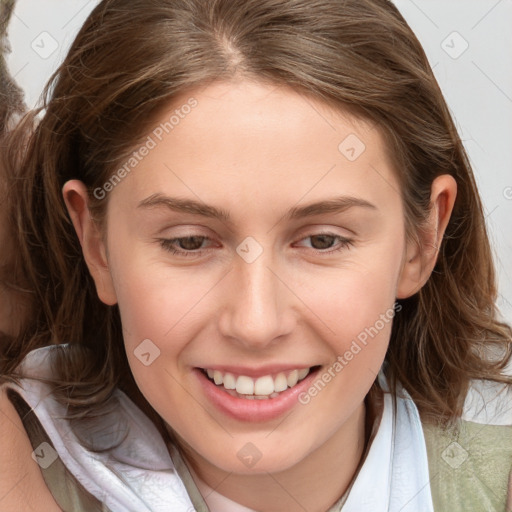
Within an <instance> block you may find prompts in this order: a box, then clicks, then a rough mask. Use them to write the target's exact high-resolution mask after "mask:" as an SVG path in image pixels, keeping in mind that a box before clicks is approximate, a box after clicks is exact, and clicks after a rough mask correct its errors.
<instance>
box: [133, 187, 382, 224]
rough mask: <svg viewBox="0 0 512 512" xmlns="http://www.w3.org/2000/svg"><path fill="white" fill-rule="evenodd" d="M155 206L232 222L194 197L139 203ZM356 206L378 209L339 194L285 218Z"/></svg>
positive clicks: (153, 198) (159, 198)
mask: <svg viewBox="0 0 512 512" xmlns="http://www.w3.org/2000/svg"><path fill="white" fill-rule="evenodd" d="M154 207H165V208H168V209H169V210H172V211H176V212H182V213H189V214H192V215H201V216H203V217H211V218H214V219H218V220H220V221H223V222H226V223H231V218H230V215H229V213H228V212H227V211H226V210H223V209H222V208H216V207H215V206H211V205H207V204H205V203H202V202H200V201H195V200H192V199H181V198H178V197H170V196H164V195H162V194H153V195H151V196H149V197H147V198H146V199H143V200H142V201H141V202H140V203H139V204H138V208H154ZM355 207H359V208H367V209H370V210H378V208H377V207H376V206H375V205H374V204H372V203H370V202H368V201H366V200H365V199H361V198H358V197H352V196H339V197H333V198H330V199H325V200H323V201H318V202H316V203H310V204H307V205H305V206H294V207H293V208H291V209H290V210H289V211H288V212H287V213H286V214H285V216H284V217H283V219H286V220H296V219H303V218H306V217H313V216H315V215H322V214H325V213H342V212H344V211H346V210H348V209H350V208H355Z"/></svg>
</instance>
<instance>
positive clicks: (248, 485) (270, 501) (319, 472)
mask: <svg viewBox="0 0 512 512" xmlns="http://www.w3.org/2000/svg"><path fill="white" fill-rule="evenodd" d="M372 423H373V410H372V408H369V409H368V411H367V408H366V406H365V403H362V404H361V405H360V407H358V409H357V410H356V411H355V412H354V414H353V415H352V416H351V417H350V419H349V420H348V421H347V422H346V423H345V424H344V425H343V426H342V428H340V429H339V430H338V431H337V432H335V433H334V435H333V436H332V437H331V438H330V439H329V440H328V441H327V442H326V443H324V444H323V445H322V446H320V447H319V448H318V449H316V450H314V451H313V452H311V453H309V454H308V455H307V456H306V457H305V458H304V459H302V460H301V461H300V462H299V463H298V464H295V465H294V466H292V467H290V468H288V469H286V470H285V471H280V472H277V473H264V474H257V475H241V474H235V473H228V472H225V471H223V470H221V469H219V468H217V467H216V466H215V465H213V464H211V463H210V462H209V461H207V460H206V459H204V458H203V457H201V456H200V455H199V454H198V453H196V452H195V451H193V450H192V449H191V448H190V447H189V446H187V445H186V443H184V442H183V440H179V446H180V448H181V451H182V453H183V458H184V460H185V461H186V463H187V465H188V466H189V468H191V469H192V472H191V473H192V475H193V476H194V478H197V477H199V478H200V479H201V480H202V481H203V482H205V483H206V484H207V485H208V486H210V487H211V488H213V489H215V490H216V491H217V492H218V493H220V494H222V495H224V496H226V497H227V498H229V499H231V500H233V501H235V502H237V503H239V504H241V505H244V506H245V507H248V508H251V509H255V510H258V511H261V512H280V511H282V510H286V511H287V512H303V511H304V510H308V511H311V512H325V511H326V510H328V509H329V508H330V507H331V506H332V505H334V503H336V501H338V500H339V499H340V498H341V497H342V496H343V495H344V494H345V492H346V491H347V489H348V488H349V486H350V484H351V482H352V480H353V479H354V477H355V475H356V474H357V472H358V470H359V468H360V466H361V464H362V461H363V458H364V455H365V451H366V448H367V443H368V438H369V430H368V427H367V426H368V425H371V424H372ZM370 428H371V427H370ZM319 490H321V491H320V492H319ZM206 501H207V498H206ZM212 512H217V511H215V510H213V511H212Z"/></svg>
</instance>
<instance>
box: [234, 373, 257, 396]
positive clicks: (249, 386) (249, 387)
mask: <svg viewBox="0 0 512 512" xmlns="http://www.w3.org/2000/svg"><path fill="white" fill-rule="evenodd" d="M236 392H237V393H240V394H241V395H252V394H253V393H254V381H253V380H252V379H251V377H246V376H245V375H240V377H238V379H237V380H236Z"/></svg>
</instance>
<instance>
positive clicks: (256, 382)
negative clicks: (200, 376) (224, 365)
mask: <svg viewBox="0 0 512 512" xmlns="http://www.w3.org/2000/svg"><path fill="white" fill-rule="evenodd" d="M309 370H310V369H309V368H303V369H301V370H292V371H291V372H290V373H288V375H286V374H285V373H283V372H281V373H278V374H277V375H276V376H275V377H272V376H271V375H264V376H263V377H259V378H257V379H253V378H251V377H247V376H246V375H239V376H238V377H236V376H235V375H233V374H232V373H222V372H221V371H219V370H209V369H207V370H206V373H207V375H208V377H209V378H210V379H212V380H213V381H214V382H215V384H217V386H223V387H224V389H226V390H227V391H228V392H229V394H230V395H232V396H235V397H237V396H239V395H243V396H244V398H248V399H249V400H266V399H268V398H276V397H277V396H279V393H281V392H282V391H286V390H287V389H288V388H292V387H293V386H295V385H296V384H297V382H299V381H301V380H302V379H304V378H305V377H306V376H307V375H308V374H309Z"/></svg>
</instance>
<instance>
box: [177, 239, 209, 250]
mask: <svg viewBox="0 0 512 512" xmlns="http://www.w3.org/2000/svg"><path fill="white" fill-rule="evenodd" d="M176 240H178V245H179V247H180V249H185V250H187V251H196V250H197V249H200V248H201V246H202V245H203V241H204V240H205V237H204V236H188V237H184V238H177V239H176Z"/></svg>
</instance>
